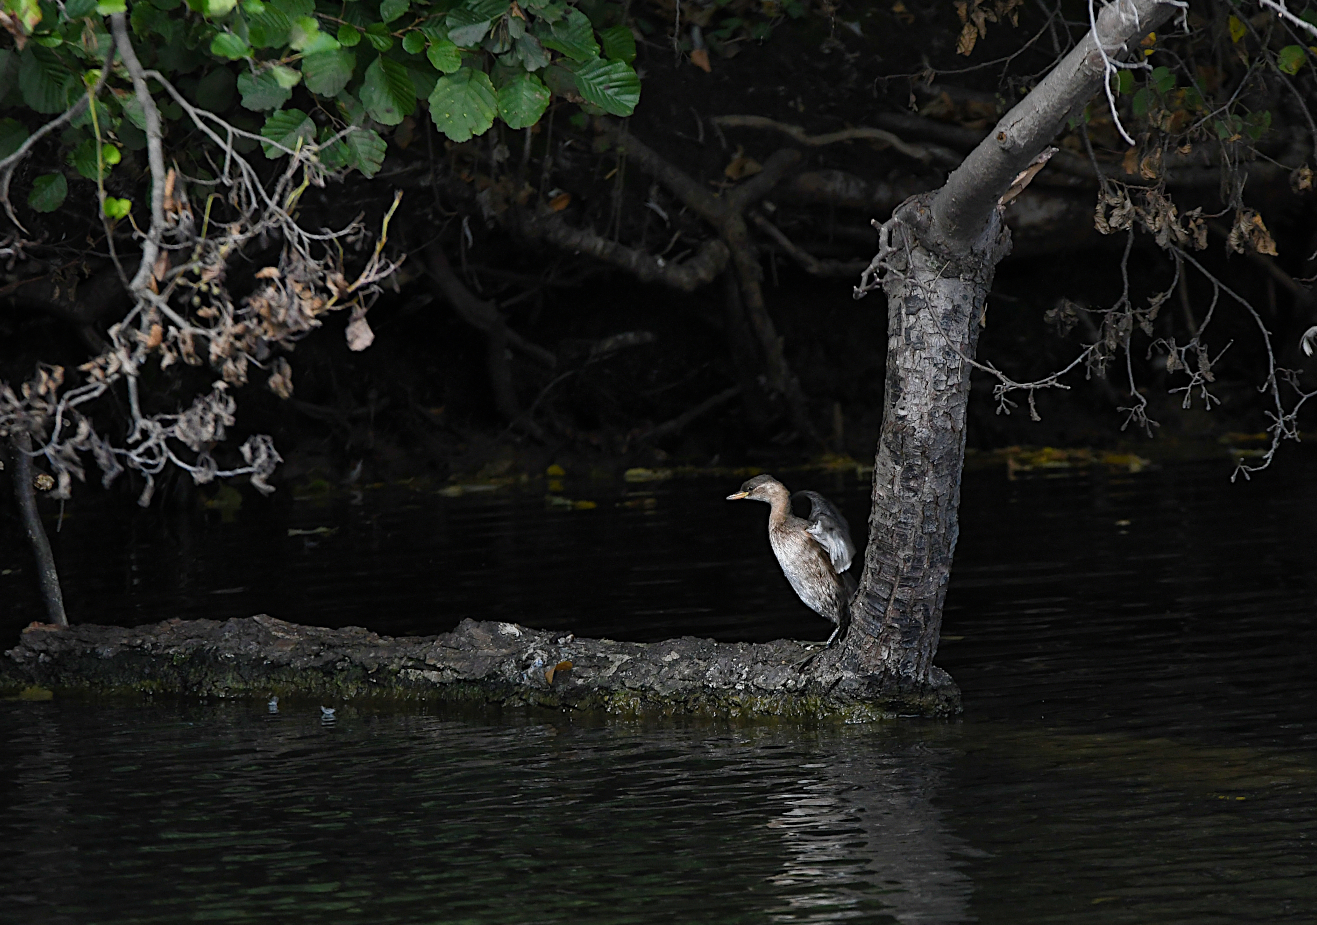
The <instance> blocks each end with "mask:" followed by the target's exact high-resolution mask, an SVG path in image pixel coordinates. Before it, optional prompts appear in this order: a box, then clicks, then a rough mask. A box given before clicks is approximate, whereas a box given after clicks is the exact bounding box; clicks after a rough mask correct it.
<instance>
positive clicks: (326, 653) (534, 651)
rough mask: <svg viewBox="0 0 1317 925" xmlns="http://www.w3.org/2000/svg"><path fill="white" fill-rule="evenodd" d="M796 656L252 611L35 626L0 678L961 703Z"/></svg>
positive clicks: (798, 650) (767, 702)
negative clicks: (402, 629) (293, 619)
mask: <svg viewBox="0 0 1317 925" xmlns="http://www.w3.org/2000/svg"><path fill="white" fill-rule="evenodd" d="M810 652H811V650H810V649H809V648H808V647H807V646H806V645H805V644H802V643H799V642H794V641H790V640H778V641H776V642H769V643H763V644H753V643H720V642H714V641H712V640H709V639H696V638H694V637H690V636H684V637H682V638H680V639H671V640H668V641H666V642H656V643H636V642H614V641H613V640H609V639H578V638H576V637H574V636H572V635H570V634H568V633H563V632H551V631H543V630H533V629H528V628H526V627H524V626H518V625H516V624H513V623H496V622H479V621H476V620H464V621H462V623H461V624H460V625H459V626H458V627H457V629H455V630H453V631H452V632H451V633H443V634H441V635H438V636H412V637H390V636H380V635H378V634H376V633H372V632H370V631H368V630H364V629H361V628H360V627H346V628H344V629H325V628H323V627H316V626H300V625H298V624H295V623H287V622H285V621H283V620H278V619H275V618H274V617H269V616H264V615H262V616H255V617H247V618H242V619H236V618H235V619H232V620H227V621H225V622H222V623H221V622H219V621H215V620H167V621H165V622H163V623H157V624H155V625H154V626H142V627H132V628H126V627H117V626H93V625H85V624H84V625H78V626H74V627H71V628H68V629H61V628H56V627H54V626H48V625H45V624H33V625H32V626H31V627H29V628H28V629H27V630H25V631H24V632H23V636H22V639H21V640H20V642H19V644H18V645H17V646H16V647H14V648H13V649H10V650H9V651H8V652H6V653H5V656H6V658H5V660H4V662H0V689H7V690H6V692H7V693H11V694H12V693H15V692H16V691H17V690H19V689H22V688H23V687H26V686H30V685H40V686H42V687H46V688H50V689H52V690H55V691H57V692H85V693H90V694H113V693H129V692H134V691H140V692H159V693H171V694H181V695H190V696H203V697H253V696H259V697H264V696H267V695H269V694H271V693H274V694H279V695H281V696H284V695H296V694H302V695H307V696H316V697H322V698H333V699H334V700H336V701H341V700H350V699H355V698H363V697H384V698H394V699H401V700H434V701H460V702H465V703H489V704H498V705H504V706H518V705H524V706H534V707H545V708H550V709H563V710H602V711H606V712H609V713H615V714H623V715H634V716H640V715H659V716H662V715H677V714H689V713H697V714H705V715H712V716H736V717H751V716H756V715H758V716H765V717H782V718H786V719H797V720H808V719H814V718H838V719H842V720H849V721H863V720H872V719H881V718H885V717H890V716H895V715H903V714H919V715H925V716H948V715H952V714H955V713H959V712H960V691H959V690H957V688H956V686H955V684H954V683H953V682H952V680H951V678H950V676H948V675H947V674H946V673H945V672H943V671H940V670H938V669H934V670H933V672H932V673H931V674H930V676H929V679H928V681H927V682H926V683H923V684H920V685H911V684H908V683H907V684H904V685H902V684H899V683H897V682H896V681H895V679H893V678H889V677H886V676H873V675H863V674H858V673H855V672H853V671H846V670H842V669H838V668H835V667H829V666H824V665H820V664H818V661H816V662H814V663H812V664H811V665H810V666H809V667H807V669H806V670H804V671H802V670H801V669H800V668H799V666H800V664H801V663H802V662H805V661H806V660H807V658H808V657H809V654H810ZM819 661H821V660H819ZM566 663H570V666H569V665H568V664H566Z"/></svg>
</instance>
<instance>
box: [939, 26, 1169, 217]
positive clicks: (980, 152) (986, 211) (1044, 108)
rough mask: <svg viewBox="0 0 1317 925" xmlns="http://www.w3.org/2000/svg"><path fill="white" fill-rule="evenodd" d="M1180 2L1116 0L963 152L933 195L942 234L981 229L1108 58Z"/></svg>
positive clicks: (1102, 72) (1090, 89) (1097, 80)
mask: <svg viewBox="0 0 1317 925" xmlns="http://www.w3.org/2000/svg"><path fill="white" fill-rule="evenodd" d="M1175 9H1176V5H1175V3H1173V2H1169V0H1115V2H1112V3H1109V4H1107V5H1106V6H1104V7H1103V9H1102V12H1101V14H1100V15H1099V16H1098V17H1097V18H1096V21H1095V24H1094V27H1093V28H1092V29H1091V30H1090V31H1089V32H1088V34H1087V35H1086V36H1085V37H1084V39H1083V41H1081V42H1080V43H1079V44H1078V45H1076V46H1075V48H1073V49H1072V50H1071V51H1070V53H1069V54H1067V55H1066V56H1065V58H1064V59H1063V60H1062V61H1061V62H1060V63H1059V64H1058V65H1057V66H1056V67H1054V68H1053V69H1052V70H1051V72H1050V73H1049V74H1048V75H1047V77H1045V78H1044V79H1043V81H1042V83H1040V84H1039V85H1038V86H1037V87H1035V88H1034V89H1033V91H1032V92H1031V93H1030V94H1029V95H1028V96H1027V97H1025V98H1024V99H1023V100H1021V101H1020V102H1019V103H1018V104H1016V106H1015V107H1014V108H1012V109H1011V111H1010V112H1008V113H1007V114H1006V115H1005V116H1004V117H1003V118H1002V119H1001V121H1000V122H998V123H997V127H996V129H995V130H994V131H993V133H992V134H991V135H989V136H988V137H987V138H985V139H984V140H983V141H982V142H981V143H980V144H979V146H978V147H977V148H975V149H974V150H973V151H972V152H971V153H970V155H969V156H968V157H967V158H965V161H964V163H962V164H961V165H960V167H958V168H957V169H956V170H955V171H953V172H952V174H951V176H950V177H948V178H947V182H946V185H945V186H943V187H942V189H941V190H940V191H939V192H938V194H937V196H936V197H934V199H933V205H932V212H933V223H934V226H935V228H936V229H937V230H938V232H939V233H941V234H945V235H947V236H948V237H950V238H952V239H954V240H957V241H960V242H967V241H970V240H973V239H974V238H975V237H977V235H978V234H979V233H980V232H981V231H982V229H983V226H984V225H985V224H986V222H987V220H988V216H989V215H990V214H991V211H992V209H993V208H995V206H996V203H997V200H998V199H999V198H1000V197H1001V195H1002V193H1003V192H1005V190H1006V188H1007V187H1008V186H1010V184H1011V181H1012V180H1013V179H1014V178H1015V177H1016V176H1017V175H1018V174H1019V173H1020V171H1022V170H1023V169H1024V168H1025V167H1026V166H1027V165H1028V163H1029V162H1030V161H1031V160H1033V158H1034V157H1035V156H1036V155H1037V154H1038V152H1039V151H1041V150H1042V149H1043V148H1044V147H1046V146H1047V145H1048V144H1049V143H1050V142H1051V140H1052V138H1053V137H1055V135H1056V134H1057V132H1059V131H1060V129H1061V127H1062V126H1063V125H1064V124H1065V121H1066V119H1067V118H1069V116H1070V114H1071V113H1072V112H1074V111H1075V110H1076V109H1077V108H1078V107H1080V106H1082V105H1083V104H1084V103H1086V102H1087V101H1088V100H1089V99H1090V98H1091V97H1092V96H1093V93H1094V92H1095V91H1096V90H1097V89H1098V87H1099V86H1100V84H1101V81H1102V80H1103V79H1105V77H1106V74H1107V69H1106V66H1107V63H1108V62H1110V61H1111V60H1112V59H1113V58H1119V57H1120V56H1121V55H1122V54H1124V53H1125V51H1124V50H1125V49H1126V48H1127V47H1128V46H1130V45H1132V44H1137V43H1138V41H1140V40H1141V39H1142V38H1143V36H1145V35H1146V34H1147V33H1148V32H1150V31H1152V30H1153V29H1155V28H1157V26H1159V25H1160V24H1161V23H1162V22H1163V21H1165V20H1166V19H1167V18H1168V17H1169V16H1170V15H1171V14H1172V13H1173V12H1174V11H1175Z"/></svg>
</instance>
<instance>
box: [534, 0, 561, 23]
mask: <svg viewBox="0 0 1317 925" xmlns="http://www.w3.org/2000/svg"><path fill="white" fill-rule="evenodd" d="M526 6H528V7H529V8H530V9H532V10H534V11H535V15H536V16H537V17H538V18H540V19H542V20H544V21H545V22H557V21H558V20H560V19H562V17H563V14H564V13H566V12H567V4H566V3H563V2H562V0H527V3H526Z"/></svg>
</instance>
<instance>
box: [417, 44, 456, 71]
mask: <svg viewBox="0 0 1317 925" xmlns="http://www.w3.org/2000/svg"><path fill="white" fill-rule="evenodd" d="M425 56H426V57H427V58H429V59H430V66H431V67H433V68H434V69H435V70H436V71H438V72H439V73H441V74H451V73H453V71H455V70H457V69H458V68H460V67H461V66H462V52H461V51H460V50H459V49H458V47H457V46H456V45H454V44H453V43H452V42H450V41H449V40H448V39H431V40H430V47H429V48H427V49H426V50H425Z"/></svg>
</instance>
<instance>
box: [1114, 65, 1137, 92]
mask: <svg viewBox="0 0 1317 925" xmlns="http://www.w3.org/2000/svg"><path fill="white" fill-rule="evenodd" d="M1116 92H1117V93H1133V92H1134V73H1133V72H1132V71H1128V70H1124V69H1122V70H1119V71H1117V72H1116Z"/></svg>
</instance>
